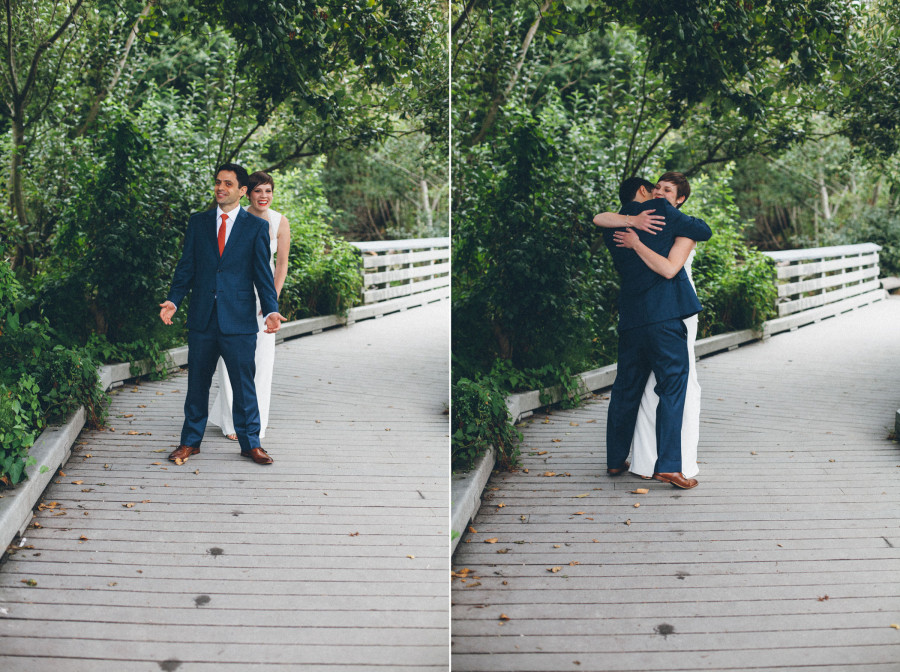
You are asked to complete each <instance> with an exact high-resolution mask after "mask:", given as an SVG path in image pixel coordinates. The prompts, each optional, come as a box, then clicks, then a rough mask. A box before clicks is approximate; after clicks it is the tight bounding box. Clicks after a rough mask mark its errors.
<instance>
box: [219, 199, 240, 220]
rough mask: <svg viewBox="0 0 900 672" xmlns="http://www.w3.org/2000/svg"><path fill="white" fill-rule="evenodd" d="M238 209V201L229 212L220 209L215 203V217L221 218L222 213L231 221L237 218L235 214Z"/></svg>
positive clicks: (237, 212)
mask: <svg viewBox="0 0 900 672" xmlns="http://www.w3.org/2000/svg"><path fill="white" fill-rule="evenodd" d="M240 209H241V205H240V203H238V206H237V207H236V208H235V209H234V210H232V211H230V212H225V211H224V210H222V208H220V207H219V206H218V205H217V206H216V219H217V220H219V219H222V215H228V221H230V222H233V221H234V220H235V219H236V218H237V216H238V214H239V212H240Z"/></svg>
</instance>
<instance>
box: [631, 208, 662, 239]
mask: <svg viewBox="0 0 900 672" xmlns="http://www.w3.org/2000/svg"><path fill="white" fill-rule="evenodd" d="M651 212H656V210H642V211H641V212H639V213H638V214H636V215H633V216H632V217H630V218H629V220H628V226H630V227H632V228H635V229H637V230H638V231H646V232H647V233H652V234H653V235H654V236H655V235H656V232H657V231H662V228H663V227H664V226H665V225H666V218H665V217H664V216H663V215H651V214H650V213H651Z"/></svg>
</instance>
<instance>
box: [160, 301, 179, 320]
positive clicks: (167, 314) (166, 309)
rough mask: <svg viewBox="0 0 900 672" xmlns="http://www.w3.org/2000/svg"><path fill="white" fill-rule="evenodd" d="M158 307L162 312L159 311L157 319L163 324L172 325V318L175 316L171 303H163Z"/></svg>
mask: <svg viewBox="0 0 900 672" xmlns="http://www.w3.org/2000/svg"><path fill="white" fill-rule="evenodd" d="M159 307H160V308H162V310H160V311H159V319H161V320H162V321H163V324H172V316H173V315H174V314H175V304H174V303H172V302H171V301H165V302H164V303H161V304H159Z"/></svg>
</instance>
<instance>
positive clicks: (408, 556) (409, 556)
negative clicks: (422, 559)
mask: <svg viewBox="0 0 900 672" xmlns="http://www.w3.org/2000/svg"><path fill="white" fill-rule="evenodd" d="M406 557H407V558H409V559H410V560H415V559H416V556H414V555H407V556H406Z"/></svg>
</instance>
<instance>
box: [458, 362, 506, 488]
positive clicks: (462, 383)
mask: <svg viewBox="0 0 900 672" xmlns="http://www.w3.org/2000/svg"><path fill="white" fill-rule="evenodd" d="M450 408H451V432H452V433H451V439H450V454H451V468H452V469H453V471H467V470H469V469H471V468H472V467H473V466H474V465H475V463H476V462H477V460H478V459H479V458H480V457H481V456H482V455H484V453H485V451H487V450H488V448H490V447H491V446H493V447H494V448H496V449H497V460H498V461H499V462H500V464H501V465H503V466H506V467H509V466H511V465H512V464H515V462H516V459H517V457H518V455H519V448H518V442H519V441H520V440H521V438H522V435H521V434H520V433H519V431H518V430H517V429H516V428H515V427H513V426H512V424H510V416H509V409H508V408H507V407H506V392H505V391H504V390H502V389H501V388H500V387H498V386H497V383H496V382H495V381H494V380H493V379H491V378H490V377H489V376H482V377H479V378H478V379H477V380H470V379H468V378H462V379H460V380H458V381H456V382H455V383H454V384H453V386H452V388H451V390H450Z"/></svg>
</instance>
